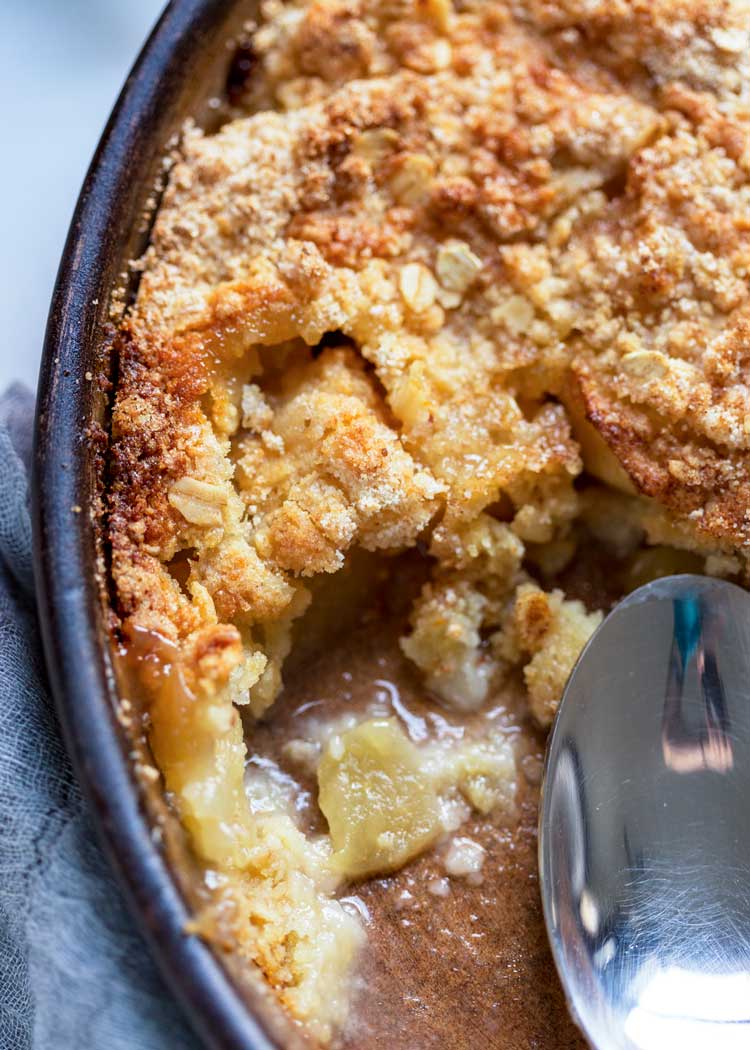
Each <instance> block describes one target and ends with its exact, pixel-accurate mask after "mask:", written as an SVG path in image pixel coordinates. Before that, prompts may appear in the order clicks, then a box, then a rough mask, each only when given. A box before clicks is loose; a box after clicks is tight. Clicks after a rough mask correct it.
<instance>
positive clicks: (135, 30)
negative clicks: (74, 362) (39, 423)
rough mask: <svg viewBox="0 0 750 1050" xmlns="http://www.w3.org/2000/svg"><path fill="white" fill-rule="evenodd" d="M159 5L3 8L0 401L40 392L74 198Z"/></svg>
mask: <svg viewBox="0 0 750 1050" xmlns="http://www.w3.org/2000/svg"><path fill="white" fill-rule="evenodd" d="M163 3H164V0H0V216H2V220H1V222H0V234H1V236H0V392H2V391H3V390H4V389H5V388H6V387H7V385H8V384H9V383H10V382H12V381H13V380H14V379H20V380H22V381H23V382H24V383H26V384H27V385H28V386H30V387H31V388H35V386H36V381H37V373H38V371H39V359H40V354H41V347H42V339H43V336H44V326H45V322H46V317H47V309H48V307H49V300H50V295H51V292H52V285H53V282H54V278H55V273H56V271H57V264H58V262H59V259H60V254H61V252H62V247H63V242H64V240H65V236H66V233H67V229H68V224H69V222H70V218H71V214H72V211H73V207H74V205H75V201H76V197H77V196H78V191H79V189H80V187H81V183H82V182H83V178H84V175H85V173H86V169H87V167H88V163H89V160H90V159H91V156H92V155H93V152H94V149H95V147H96V143H97V141H98V138H99V135H100V133H101V130H102V128H103V126H104V124H105V122H106V120H107V117H108V116H109V112H110V110H111V109H112V106H113V105H114V102H115V99H116V98H117V95H118V93H119V90H120V87H121V86H122V84H123V82H124V80H125V77H126V76H127V74H128V71H129V69H130V67H131V65H132V64H133V61H134V60H135V57H136V55H137V53H138V50H139V49H140V46H141V44H142V42H143V40H144V39H145V36H146V34H147V32H148V30H149V28H150V26H151V25H152V24H153V22H154V21H155V20H156V18H157V16H158V14H159V12H160V10H161V8H162V6H163Z"/></svg>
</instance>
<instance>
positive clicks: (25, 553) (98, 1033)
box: [0, 384, 200, 1050]
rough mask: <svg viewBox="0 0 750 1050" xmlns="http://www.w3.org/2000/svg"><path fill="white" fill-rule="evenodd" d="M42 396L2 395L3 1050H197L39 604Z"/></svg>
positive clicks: (19, 390) (15, 390)
mask: <svg viewBox="0 0 750 1050" xmlns="http://www.w3.org/2000/svg"><path fill="white" fill-rule="evenodd" d="M33 417H34V399H33V397H32V395H31V394H30V393H29V391H28V390H26V389H25V388H24V387H21V386H19V385H18V384H15V385H14V386H12V387H10V389H9V390H8V391H7V392H6V393H5V394H4V395H3V396H2V397H0V660H1V668H2V669H1V670H0V1048H2V1050H52V1048H54V1050H198V1048H199V1045H200V1044H199V1042H198V1040H197V1038H196V1036H195V1035H194V1034H193V1033H192V1031H191V1030H190V1029H189V1028H188V1025H187V1022H186V1021H185V1020H184V1018H183V1016H182V1014H181V1012H180V1010H179V1008H178V1006H177V1004H176V1003H175V1001H174V999H173V998H172V995H171V993H170V991H169V990H168V989H167V988H166V986H165V985H164V983H163V981H162V979H161V977H160V976H159V974H158V972H157V970H156V966H155V964H154V962H153V961H152V959H151V957H150V955H149V952H148V949H147V947H146V945H145V943H144V941H143V939H142V937H141V935H140V932H139V930H138V929H137V927H136V924H135V921H134V920H133V918H132V917H131V915H130V913H129V911H128V910H127V908H126V905H125V902H124V900H123V897H122V893H121V891H120V888H119V885H118V884H117V882H116V880H115V878H114V876H113V874H112V873H111V871H110V869H109V866H108V863H107V861H106V858H105V857H104V856H103V854H102V852H101V849H100V847H99V843H98V841H97V839H96V836H95V833H94V830H93V827H92V824H91V819H90V817H89V814H88V812H87V808H86V805H85V803H84V801H83V799H82V797H81V793H80V790H79V787H78V784H77V782H76V780H75V777H74V774H73V771H72V769H71V767H70V762H69V760H68V756H67V754H66V752H65V747H64V745H63V742H62V740H61V737H60V732H59V728H58V724H57V719H56V716H55V711H54V707H53V704H52V700H51V697H50V695H49V691H48V688H47V685H46V681H45V672H44V661H43V657H42V653H41V647H40V641H39V632H38V628H37V622H36V613H35V609H34V593H33V584H32V569H31V526H30V521H29V504H28V487H29V486H28V478H29V470H30V465H31V445H32V427H33Z"/></svg>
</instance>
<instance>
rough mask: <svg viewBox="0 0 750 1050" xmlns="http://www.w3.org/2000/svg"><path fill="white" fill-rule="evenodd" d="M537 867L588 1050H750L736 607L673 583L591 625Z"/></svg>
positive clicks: (743, 612)
mask: <svg viewBox="0 0 750 1050" xmlns="http://www.w3.org/2000/svg"><path fill="white" fill-rule="evenodd" d="M539 870H540V876H541V890H542V900H543V904H544V915H545V919H546V922H547V930H548V933H549V937H550V942H551V945H552V952H553V955H554V957H555V962H556V964H557V968H558V971H559V974H560V978H561V981H562V984H563V987H564V989H565V992H566V995H567V997H568V1003H569V1006H570V1009H571V1012H572V1014H573V1016H574V1018H575V1020H576V1021H577V1023H578V1024H579V1025H580V1027H581V1028H582V1030H583V1031H584V1033H585V1035H586V1036H587V1037H588V1039H589V1041H590V1042H591V1044H592V1045H593V1046H594V1047H595V1048H596V1050H706V1048H707V1047H710V1048H711V1050H748V1048H750V594H748V593H747V592H745V591H744V590H742V589H741V588H739V587H736V586H735V585H734V584H730V583H725V582H723V581H720V580H714V579H710V578H707V577H701V576H672V577H668V578H666V579H662V580H657V581H655V582H653V583H649V584H647V585H646V586H645V587H641V588H639V589H638V590H637V591H634V592H633V593H632V594H631V595H629V596H628V597H627V598H626V599H625V600H624V601H623V602H621V603H620V605H618V606H617V607H616V608H615V609H614V610H613V612H612V613H610V615H609V616H608V617H607V618H606V620H605V621H604V623H603V624H602V626H601V627H600V628H599V630H598V631H597V632H596V633H595V634H594V636H593V637H592V639H591V641H590V642H589V644H588V646H587V647H586V649H585V650H584V652H583V654H582V655H581V657H580V659H579V661H578V663H577V664H576V667H575V669H574V670H573V673H572V675H571V677H570V680H569V682H568V685H567V688H566V690H565V694H564V696H563V699H562V702H561V704H560V709H559V711H558V714H557V719H556V721H555V725H554V728H553V731H552V734H551V737H550V741H549V745H548V749H547V761H546V767H545V779H544V785H543V796H542V806H541V813H540V840H539Z"/></svg>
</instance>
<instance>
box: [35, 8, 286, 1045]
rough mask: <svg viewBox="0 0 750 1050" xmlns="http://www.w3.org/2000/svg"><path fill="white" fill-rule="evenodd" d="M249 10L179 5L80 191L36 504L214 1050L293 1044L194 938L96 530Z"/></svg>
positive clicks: (191, 998)
mask: <svg viewBox="0 0 750 1050" xmlns="http://www.w3.org/2000/svg"><path fill="white" fill-rule="evenodd" d="M251 12H252V5H251V4H249V3H247V2H246V3H242V2H238V0H231V2H230V0H172V3H170V4H169V5H168V7H167V9H166V11H165V13H164V15H163V16H162V18H161V19H160V21H159V23H158V24H157V26H156V28H155V29H154V31H153V33H152V35H151V37H150V38H149V40H148V42H147V43H146V45H145V47H144V49H143V51H142V53H141V55H140V57H139V58H138V60H137V62H136V64H135V66H134V68H133V70H132V72H131V74H130V76H129V78H128V80H127V82H126V84H125V87H124V88H123V91H122V94H121V95H120V98H119V100H118V102H117V105H116V107H115V109H114V112H113V114H112V116H111V118H110V120H109V123H108V125H107V127H106V129H105V131H104V134H103V136H102V139H101V141H100V144H99V147H98V149H97V152H96V155H95V157H94V160H93V162H92V164H91V167H90V169H89V172H88V175H87V177H86V180H85V183H84V186H83V189H82V191H81V195H80V198H79V200H78V204H77V207H76V210H75V214H74V217H73V221H72V225H71V228H70V233H69V235H68V240H67V243H66V245H65V249H64V252H63V255H62V261H61V264H60V270H59V273H58V278H57V283H56V287H55V290H54V295H53V299H52V304H51V309H50V315H49V322H48V327H47V335H46V342H45V347H44V356H43V362H42V368H41V374H40V384H39V395H38V403H37V420H36V445H35V457H34V459H35V462H34V478H33V495H32V502H33V524H34V560H35V572H36V587H37V600H38V609H39V618H40V625H41V632H42V637H43V642H44V648H45V654H46V659H47V668H48V674H49V680H50V685H51V687H52V690H53V692H54V696H55V700H56V703H57V710H58V713H59V718H60V721H61V723H62V727H63V731H64V734H65V738H66V742H67V746H68V750H69V752H70V755H71V758H72V760H73V764H74V767H75V770H76V773H77V775H78V778H79V781H80V782H81V784H82V786H83V788H84V791H85V793H86V794H87V796H88V799H89V801H90V804H91V809H92V812H93V813H94V815H95V818H96V822H97V824H98V826H99V830H100V832H101V835H102V839H103V842H104V844H105V847H106V849H107V852H108V854H109V856H110V859H111V861H112V864H113V865H114V867H115V869H116V871H117V872H118V874H119V876H120V879H121V882H122V884H123V886H124V887H125V890H126V894H127V897H128V898H129V901H130V904H131V906H132V909H133V912H134V914H135V915H136V916H137V917H138V919H139V920H140V922H141V925H142V927H143V929H144V930H145V932H146V934H147V936H148V938H149V940H150V942H151V945H152V947H153V949H154V952H155V954H156V956H157V958H158V960H159V961H160V963H161V967H162V970H163V972H164V974H165V975H166V977H167V979H168V980H169V982H170V984H171V986H172V988H173V989H174V990H175V991H176V993H177V994H178V997H179V998H180V999H181V1001H182V1003H183V1005H184V1006H185V1008H186V1009H187V1011H188V1012H189V1014H190V1016H191V1018H192V1021H193V1023H194V1025H195V1027H196V1029H197V1030H198V1031H199V1033H200V1034H201V1036H202V1037H203V1040H204V1041H205V1043H206V1044H207V1045H208V1046H212V1047H215V1048H221V1050H273V1048H274V1047H278V1046H279V1045H289V1044H287V1040H286V1039H285V1038H284V1037H283V1036H281V1037H280V1036H279V1031H280V1029H279V1027H278V1026H277V1025H276V1024H274V1023H273V1019H272V1018H271V1019H270V1020H269V1013H271V1012H272V1011H269V1008H268V1004H266V1006H265V1008H264V1007H263V1006H262V1004H261V1003H259V1004H258V1009H254V1008H253V1000H252V996H249V997H248V995H247V993H246V992H245V993H243V992H241V991H240V989H239V987H238V986H237V984H236V982H235V981H233V979H232V978H231V977H230V975H229V972H228V971H227V969H226V968H225V967H224V965H223V964H222V962H220V960H219V959H218V958H217V957H216V956H215V955H214V954H213V953H212V952H211V951H210V950H209V949H208V948H207V947H206V945H205V944H204V943H203V942H202V941H200V940H199V939H198V938H196V937H190V936H186V934H185V932H184V927H185V923H186V921H187V920H188V918H189V911H188V908H187V906H186V901H185V898H184V896H183V894H182V892H181V890H180V888H179V886H178V881H177V880H176V878H175V873H174V871H173V868H172V867H171V866H170V863H169V861H168V859H167V857H166V856H165V853H164V851H163V849H162V848H161V847H160V845H159V842H158V841H156V840H155V838H154V836H153V834H152V831H153V827H152V824H151V822H150V820H149V817H148V814H147V812H146V809H145V807H144V801H143V793H142V790H141V786H140V785H139V784H138V783H137V781H136V778H135V775H134V770H133V763H132V761H131V760H130V758H129V754H128V753H129V742H128V738H127V735H126V733H125V732H124V731H123V727H122V726H121V725H120V724H119V722H118V719H117V714H116V712H117V704H118V700H119V697H118V687H117V679H116V673H115V668H114V665H113V659H112V649H111V645H110V634H109V630H108V623H107V616H106V600H103V596H104V591H105V588H106V573H105V572H104V571H103V568H102V551H101V544H100V543H99V541H98V531H97V524H98V516H99V510H98V497H99V492H100V490H101V484H102V481H101V475H102V463H103V460H104V456H103V454H102V451H103V448H104V447H106V424H107V413H108V401H109V390H110V389H111V379H112V378H113V369H115V368H116V362H115V361H114V360H113V356H114V355H113V354H112V353H111V338H110V336H109V334H108V333H110V332H111V330H112V325H111V311H112V302H113V295H116V294H117V290H118V289H119V290H120V293H121V295H120V298H122V300H123V301H126V299H127V294H128V278H127V265H128V261H129V260H130V259H133V258H135V257H137V255H138V254H139V252H140V250H142V248H143V245H144V242H145V239H146V238H147V235H148V220H149V209H150V210H151V212H152V211H153V201H154V187H155V186H158V180H159V175H160V171H162V170H163V158H164V156H165V154H166V152H167V151H168V148H169V142H170V138H171V137H172V136H173V135H175V134H176V132H177V131H178V130H179V128H180V126H181V124H182V123H183V121H184V120H185V118H186V117H188V116H190V115H193V114H195V113H196V112H198V111H199V110H200V107H201V106H204V107H205V104H206V102H207V100H208V99H209V98H210V97H211V92H212V90H214V92H215V91H218V90H220V88H221V86H223V83H224V81H225V79H226V74H227V67H228V64H229V62H230V57H231V52H230V50H229V49H228V47H227V42H228V41H231V39H232V38H233V37H236V34H237V33H238V32H239V31H240V29H241V25H242V21H243V19H244V18H246V17H247V16H248V15H249V14H250V13H251ZM124 275H125V276H124ZM113 290H114V291H113ZM296 1041H297V1040H296V1039H295V1038H292V1039H291V1043H295V1042H296Z"/></svg>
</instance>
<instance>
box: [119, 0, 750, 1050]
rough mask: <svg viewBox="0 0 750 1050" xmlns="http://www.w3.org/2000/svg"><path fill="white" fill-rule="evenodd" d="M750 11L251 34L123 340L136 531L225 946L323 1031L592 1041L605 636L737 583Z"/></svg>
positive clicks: (742, 514)
mask: <svg viewBox="0 0 750 1050" xmlns="http://www.w3.org/2000/svg"><path fill="white" fill-rule="evenodd" d="M749 40H750V20H749V19H748V16H747V12H746V11H745V10H744V8H743V7H742V6H741V5H739V4H734V3H731V2H728V3H726V4H724V5H716V4H714V3H709V2H708V0H704V2H702V0H689V2H688V0H658V2H653V3H650V4H647V5H640V4H628V5H622V6H620V7H614V8H613V7H612V6H611V5H609V6H608V5H606V4H604V3H602V4H597V3H594V4H593V5H592V4H591V3H585V4H584V3H580V4H579V3H578V2H577V0H569V2H568V3H567V4H566V5H564V6H563V7H558V6H555V7H554V8H553V7H551V6H549V5H545V4H543V3H537V2H536V0H528V2H524V3H521V4H517V5H506V4H504V3H500V2H491V3H490V2H481V3H472V2H470V0H463V2H457V3H455V4H452V3H450V2H449V0H429V2H426V3H425V2H422V0H399V2H396V3H392V4H391V3H388V4H383V3H374V2H373V3H369V2H368V0H361V2H359V3H358V4H356V5H351V4H343V3H339V2H338V0H325V2H322V0H321V2H309V3H308V2H304V0H300V2H298V3H289V4H281V3H277V2H275V0H269V2H267V3H264V4H262V5H261V11H260V16H259V18H258V19H257V21H255V22H253V23H252V24H248V26H247V27H246V29H245V36H244V37H243V38H242V39H241V40H240V41H239V42H238V46H237V50H236V55H235V59H234V61H233V63H232V67H231V70H230V75H229V78H228V82H227V93H226V98H225V99H223V100H221V102H220V103H218V104H217V109H216V112H220V113H221V114H222V117H223V120H222V122H221V123H220V126H219V127H218V128H217V129H215V130H212V131H211V132H210V133H209V132H207V131H204V130H199V129H198V128H196V127H195V126H193V125H190V124H188V125H187V126H186V127H185V128H184V130H183V133H182V136H181V140H180V143H179V145H178V146H177V147H176V148H175V151H174V153H173V155H172V156H171V157H170V164H169V174H168V177H167V182H166V189H165V192H164V195H163V198H162V202H161V205H160V208H159V211H158V213H157V216H156V220H155V223H154V227H153V230H152V234H151V240H150V244H149V246H148V248H147V249H146V251H145V253H144V255H143V256H142V258H141V259H139V260H138V261H137V262H136V264H135V267H136V269H137V270H138V272H139V273H140V283H139V289H138V293H137V297H136V300H135V303H134V305H133V307H132V309H131V310H130V311H129V312H128V314H127V316H126V319H125V321H124V322H123V323H122V325H121V326H120V329H119V334H118V339H117V352H118V375H117V383H116V392H115V400H114V410H113V415H112V426H111V441H110V448H109V453H108V456H109V459H108V479H109V482H108V490H107V492H106V494H105V496H106V529H107V537H108V542H109V551H110V572H111V576H112V580H113V585H114V603H113V604H114V611H115V613H116V616H117V626H116V635H117V642H118V645H119V646H120V652H121V658H122V661H123V666H125V665H127V667H128V668H129V672H130V673H131V674H133V675H134V676H135V677H137V679H138V681H139V685H138V686H137V687H134V688H133V690H132V693H131V696H130V697H128V698H127V699H126V703H127V704H130V705H131V707H134V708H135V710H134V712H132V711H130V710H129V709H128V710H126V712H125V715H126V717H127V718H128V719H129V718H131V715H133V726H134V732H136V733H140V734H141V737H142V744H143V747H144V752H143V754H142V755H141V757H140V759H139V770H140V775H141V776H142V777H143V778H144V781H149V782H151V783H152V785H158V786H159V788H163V790H164V792H165V797H166V800H167V804H168V805H169V807H171V809H172V810H173V811H174V812H175V813H176V814H177V815H178V816H179V818H180V821H181V824H182V827H183V828H184V831H185V833H186V841H187V842H188V843H189V847H190V849H191V851H192V854H193V856H194V859H195V861H196V863H197V865H198V871H199V873H200V874H199V882H200V883H201V885H200V890H199V892H198V895H197V897H196V899H195V920H194V923H193V926H192V930H193V932H195V933H198V934H199V935H201V936H202V937H204V938H205V939H206V940H207V941H208V942H209V943H211V944H212V945H214V946H215V948H216V950H217V951H219V952H220V953H226V954H227V955H228V956H231V958H232V959H233V960H234V963H233V965H235V964H238V965H240V966H241V967H243V968H244V969H245V970H246V971H247V972H248V973H251V974H253V975H254V977H253V979H254V980H260V981H261V982H262V985H263V987H264V988H266V989H270V992H271V993H272V995H273V996H274V997H275V999H276V1000H278V1002H280V1004H281V1005H282V1007H283V1008H284V1010H285V1011H286V1014H287V1015H288V1016H289V1017H290V1018H292V1020H293V1022H294V1024H295V1025H297V1026H298V1027H299V1032H300V1033H301V1037H302V1038H304V1039H306V1040H309V1041H310V1042H311V1043H319V1044H321V1043H322V1044H325V1043H331V1042H333V1043H335V1044H338V1045H342V1046H352V1047H353V1046H357V1047H360V1048H361V1047H366V1046H372V1047H376V1046H382V1045H384V1041H385V1040H386V1039H392V1038H394V1037H398V1039H399V1043H400V1045H404V1046H413V1047H419V1048H423V1047H428V1046H438V1045H440V1046H444V1045H447V1043H446V1040H448V1041H449V1043H450V1045H451V1046H456V1047H461V1046H465V1045H468V1044H469V1042H470V1041H471V1040H473V1039H474V1038H476V1037H477V1036H479V1037H481V1038H483V1039H485V1040H488V1041H489V1042H490V1045H493V1046H498V1047H502V1046H508V1047H510V1046H514V1047H515V1046H521V1045H529V1046H532V1045H533V1046H540V1047H545V1048H547V1047H549V1048H550V1050H551V1048H557V1047H569V1046H577V1045H582V1044H581V1043H580V1041H579V1037H578V1036H577V1034H576V1032H575V1029H574V1028H573V1026H572V1024H571V1022H570V1021H569V1020H568V1018H567V1014H566V1012H565V1009H564V1004H563V1001H562V994H561V992H560V990H559V987H558V985H557V982H556V980H555V978H554V975H553V973H552V969H551V963H550V959H549V955H548V951H547V947H546V941H545V937H544V931H543V925H542V921H541V914H540V907H539V903H538V900H537V896H538V895H537V886H536V881H535V880H536V863H535V842H534V824H535V820H536V806H537V798H538V788H539V780H540V775H541V758H542V753H543V747H544V735H545V732H546V730H547V729H548V727H549V725H550V723H551V720H552V718H553V716H554V712H555V709H556V706H557V704H558V702H559V698H560V695H561V693H562V690H563V688H564V685H565V682H566V680H567V676H568V674H569V672H570V670H571V668H572V667H573V664H574V663H575V660H576V659H577V656H578V655H579V653H580V651H581V649H582V648H583V646H584V645H585V643H586V641H587V640H588V638H589V637H590V636H591V634H592V633H593V631H594V630H595V629H596V627H597V625H598V624H599V623H600V622H601V620H602V618H603V616H604V615H605V614H606V612H607V611H608V609H610V608H611V606H612V604H613V603H614V602H615V601H616V600H617V599H618V598H619V597H620V596H622V595H623V594H625V593H627V592H628V591H630V590H632V589H633V588H635V587H637V586H638V585H640V584H641V583H644V582H646V581H648V580H650V579H653V578H656V577H658V576H663V575H667V574H671V573H675V572H706V573H709V574H714V575H721V576H725V577H728V578H731V579H735V580H738V581H739V582H743V581H744V580H745V579H746V576H747V550H748V530H749V529H750V525H749V524H748V522H749V521H750V514H749V513H748V511H750V475H749V474H748V457H747V446H748V441H750V436H749V432H748V429H747V427H746V416H747V407H748V389H747V384H746V368H747V365H746V361H747V355H746V349H745V347H746V340H747V332H748V324H747V317H748V285H747V274H748V272H749V271H748V264H750V251H749V248H750V240H749V236H748V235H749V234H750V226H748V223H747V220H746V216H747V207H748V202H749V200H748V199H749V198H750V184H749V182H748V174H749V173H750V160H749V159H748V157H749V155H748V151H747V148H746V144H747V141H748V135H747V132H748V130H749V129H750V112H749V111H748V103H747V101H746V100H747V97H748V94H747V88H748V83H749V81H748V62H749V61H750V59H749V58H748V54H749V52H748V48H747V44H748V42H749Z"/></svg>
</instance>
